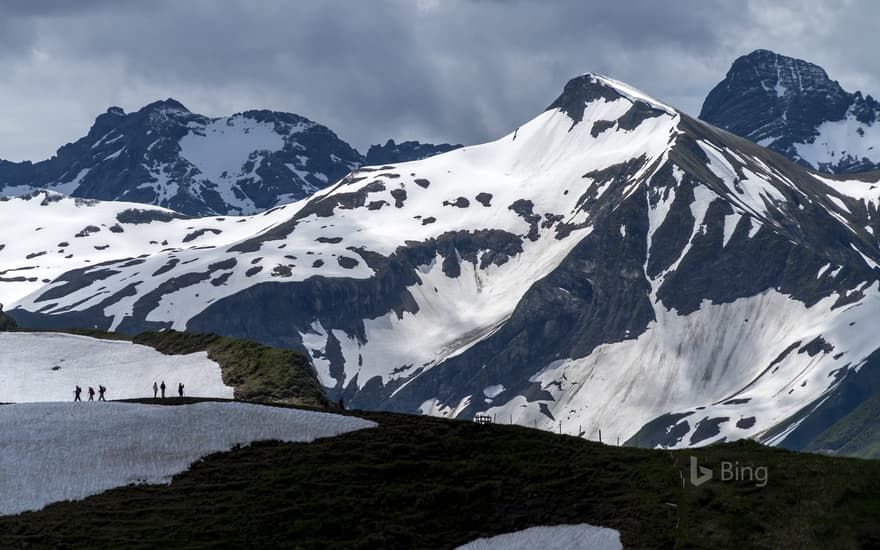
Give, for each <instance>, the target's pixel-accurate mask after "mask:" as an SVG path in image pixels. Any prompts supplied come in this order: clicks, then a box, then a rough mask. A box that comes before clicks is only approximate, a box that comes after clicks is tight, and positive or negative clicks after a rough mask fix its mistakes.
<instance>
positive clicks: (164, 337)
mask: <svg viewBox="0 0 880 550" xmlns="http://www.w3.org/2000/svg"><path fill="white" fill-rule="evenodd" d="M133 341H134V343H136V344H143V345H146V346H150V347H152V348H155V349H156V350H157V351H159V352H160V353H164V354H168V355H180V354H188V353H195V352H197V351H206V352H208V358H209V359H211V360H213V361H216V362H217V363H218V364H219V365H220V371H221V373H222V376H223V383H224V384H226V385H228V386H233V387H234V388H235V398H236V399H240V400H245V401H257V402H269V403H285V404H289V405H304V406H308V407H327V406H330V401H329V400H328V399H327V396H326V394H325V393H324V389H323V388H322V387H321V384H320V383H319V382H318V378H317V376H316V375H315V373H314V371H313V370H312V368H311V365H309V362H308V359H306V358H305V357H304V356H303V355H301V354H299V353H297V352H295V351H291V350H283V349H278V348H270V347H268V346H264V345H263V344H259V343H257V342H254V341H251V340H240V339H236V338H227V337H225V336H217V335H216V334H193V333H189V332H177V331H173V330H166V331H162V332H144V333H142V334H139V335H137V336H135V337H134V340H133Z"/></svg>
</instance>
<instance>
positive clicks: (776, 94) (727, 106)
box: [700, 50, 880, 173]
mask: <svg viewBox="0 0 880 550" xmlns="http://www.w3.org/2000/svg"><path fill="white" fill-rule="evenodd" d="M878 117H880V105H878V104H877V102H876V101H875V100H874V99H873V98H871V97H870V96H867V97H865V96H863V95H862V93H861V92H856V93H849V92H847V91H846V90H844V89H843V88H842V87H841V85H840V84H839V83H838V82H837V81H836V80H832V79H831V78H830V77H829V76H828V73H827V72H826V71H825V69H823V68H822V67H820V66H818V65H816V64H813V63H810V62H808V61H804V60H802V59H797V58H793V57H787V56H784V55H781V54H778V53H775V52H772V51H770V50H755V51H754V52H752V53H750V54H748V55H744V56H742V57H740V58H738V59H737V60H736V61H734V62H733V65H732V66H731V68H730V70H729V71H728V72H727V75H726V76H725V78H724V80H722V81H721V82H720V83H719V84H718V85H717V86H715V87H714V88H713V89H712V91H710V92H709V95H708V96H707V97H706V100H705V102H704V103H703V108H702V111H701V112H700V118H701V119H703V120H705V121H706V122H709V123H711V124H713V125H715V126H719V127H721V128H724V129H725V130H728V131H730V132H732V133H734V134H737V135H740V136H742V137H745V138H747V139H749V140H751V141H754V142H756V143H758V144H759V145H763V146H765V147H769V148H771V149H774V150H776V151H777V152H779V153H782V154H783V155H786V156H787V157H789V158H791V159H792V160H795V161H796V162H799V163H801V164H803V165H805V166H808V167H810V168H814V169H818V170H820V171H826V172H834V173H837V172H858V171H865V170H872V169H876V168H877V167H878V166H880V164H878V162H880V151H877V148H875V147H874V145H875V141H877V140H880V134H877V133H876V132H874V131H871V130H870V129H869V128H865V127H861V126H870V125H871V124H872V123H873V122H874V121H876V120H877V119H878ZM875 138H876V139H875Z"/></svg>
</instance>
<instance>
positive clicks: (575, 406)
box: [480, 284, 880, 447]
mask: <svg viewBox="0 0 880 550" xmlns="http://www.w3.org/2000/svg"><path fill="white" fill-rule="evenodd" d="M865 294H866V297H865V298H864V299H863V300H862V301H861V302H860V303H859V304H858V307H847V308H834V309H832V305H833V304H834V302H835V301H836V298H837V297H829V298H826V299H824V300H822V301H820V302H819V303H818V304H815V305H814V306H812V307H811V308H809V309H808V308H807V307H806V306H805V305H804V304H802V303H800V302H798V301H796V300H792V299H791V298H789V297H787V296H785V295H782V294H780V293H777V292H775V291H768V292H765V293H763V294H761V295H758V296H754V297H751V298H741V299H739V300H736V301H735V302H732V303H727V304H711V303H709V302H704V303H703V305H702V307H701V308H700V309H699V310H697V311H696V312H693V313H691V314H689V315H685V316H681V315H678V314H677V313H675V312H674V311H667V310H666V309H665V308H664V307H663V305H662V304H661V303H655V304H654V310H655V316H656V319H657V320H656V321H655V322H652V323H651V324H650V325H649V327H648V330H647V331H645V332H644V333H642V334H641V335H640V336H639V337H638V338H637V339H634V340H625V341H623V342H619V343H614V344H604V345H601V346H599V347H598V348H596V349H595V350H594V351H593V352H592V353H590V354H589V355H588V356H586V357H583V358H579V359H567V360H563V361H555V362H554V363H553V364H551V365H548V366H547V367H545V368H543V369H540V370H539V371H538V372H537V374H536V375H535V377H534V380H535V381H537V382H540V383H541V387H542V388H543V389H544V390H546V391H548V392H550V393H551V395H552V396H553V399H554V400H553V401H549V402H547V401H540V400H539V401H534V400H532V401H528V400H525V399H524V398H522V397H521V396H515V397H512V398H511V399H510V400H508V401H507V402H506V403H503V404H502V403H498V404H497V405H496V406H493V407H489V408H487V409H486V410H485V411H480V413H481V414H489V415H492V414H496V415H498V417H499V418H508V417H512V419H513V422H514V423H518V424H524V425H532V424H533V422H535V419H538V420H537V423H536V424H535V425H536V426H537V427H540V428H544V429H555V428H556V426H557V422H560V421H561V422H562V428H563V431H564V432H565V433H570V434H577V433H578V428H579V427H580V430H581V431H583V432H584V433H585V436H586V437H587V438H590V439H597V438H598V430H600V429H601V430H602V433H603V436H604V437H605V440H606V441H612V440H615V439H616V438H617V437H618V436H619V437H620V441H621V442H624V441H626V440H627V439H629V438H630V437H631V436H633V435H634V434H635V433H636V431H637V430H638V429H639V428H641V427H642V426H643V425H645V424H646V423H647V422H649V421H651V420H653V419H654V418H656V417H658V416H661V415H663V414H667V413H680V412H686V411H691V412H692V414H691V416H690V417H688V418H686V419H684V421H686V422H688V423H689V426H690V427H689V429H688V430H687V432H686V434H685V435H684V436H682V438H681V439H680V441H679V443H678V444H677V445H675V446H676V447H687V446H691V445H694V444H699V445H705V444H710V443H713V442H717V441H719V440H723V439H727V440H733V439H740V438H743V437H759V436H760V435H761V433H762V432H764V431H765V430H767V429H769V428H770V427H772V426H773V425H775V424H777V423H779V422H781V421H783V420H784V419H786V418H788V417H789V416H791V415H792V414H794V413H795V412H796V411H797V410H799V409H800V408H801V407H803V406H804V404H805V403H809V402H812V401H813V400H815V399H817V398H819V397H821V396H822V395H823V394H824V393H825V392H826V391H827V390H828V389H829V388H830V387H831V385H832V384H833V383H834V381H835V377H834V376H833V375H832V373H833V372H834V371H836V370H838V369H841V368H844V367H846V366H847V365H849V366H851V367H857V366H858V365H860V364H861V363H862V362H863V361H864V360H865V358H866V357H867V356H868V355H869V354H870V353H872V352H873V351H874V350H875V349H876V348H877V344H876V331H875V330H874V323H873V321H872V320H873V319H876V318H877V316H878V315H880V288H878V284H875V285H873V286H872V287H871V288H869V289H866V290H865ZM850 323H852V325H851V324H850ZM817 337H821V338H822V339H823V340H824V341H825V342H827V343H828V344H830V345H831V346H833V351H832V352H830V353H825V352H820V353H813V354H812V355H811V353H807V351H805V350H806V349H809V348H805V346H806V345H807V344H808V343H810V342H812V341H814V340H815V339H816V338H817ZM789 347H792V349H790V350H789V351H788V353H785V351H786V349H788V348H789ZM770 366H772V367H773V368H772V369H771V368H770ZM655 380H663V381H664V383H663V386H662V387H658V386H657V385H656V384H655V383H653V381H655ZM743 400H745V401H743ZM541 403H543V404H545V405H546V406H547V407H548V408H549V410H550V412H551V413H552V414H553V415H554V416H555V418H556V420H555V421H554V420H551V419H549V418H548V417H546V416H544V415H542V414H540V412H539V410H538V409H539V406H540V405H541ZM697 407H703V409H702V410H696V409H697ZM621 410H625V411H626V414H625V415H624V414H620V411H621ZM704 417H708V418H710V419H711V418H727V419H728V420H727V421H724V422H721V423H720V425H719V432H718V433H717V434H714V435H712V436H711V437H709V438H707V439H704V440H695V441H691V437H692V435H693V433H694V429H695V422H698V421H700V420H701V419H703V418H704ZM751 417H754V418H755V421H754V422H753V423H751V424H750V425H748V426H747V427H745V428H743V427H738V426H736V424H737V422H738V421H739V420H741V419H744V418H751Z"/></svg>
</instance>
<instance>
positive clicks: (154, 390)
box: [153, 382, 159, 399]
mask: <svg viewBox="0 0 880 550" xmlns="http://www.w3.org/2000/svg"><path fill="white" fill-rule="evenodd" d="M157 395H159V386H158V385H157V384H156V383H155V382H153V399H156V396H157Z"/></svg>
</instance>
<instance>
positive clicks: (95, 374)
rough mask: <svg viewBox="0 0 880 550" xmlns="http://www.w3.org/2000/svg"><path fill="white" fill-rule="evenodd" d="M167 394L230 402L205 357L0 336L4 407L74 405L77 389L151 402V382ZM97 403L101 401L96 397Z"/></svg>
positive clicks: (74, 339) (117, 344)
mask: <svg viewBox="0 0 880 550" xmlns="http://www.w3.org/2000/svg"><path fill="white" fill-rule="evenodd" d="M162 381H164V382H165V385H166V386H167V394H168V395H169V396H170V395H177V394H176V393H175V392H176V391H177V385H178V384H181V383H182V384H184V390H185V392H186V395H188V396H194V397H225V398H227V399H232V397H233V388H232V387H230V386H226V385H224V384H223V380H222V379H221V376H220V366H219V365H218V364H217V363H215V362H214V361H211V360H210V359H208V356H207V353H205V352H198V353H192V354H189V355H164V354H162V353H159V352H158V351H156V350H154V349H153V348H151V347H147V346H141V345H138V344H132V343H130V342H124V341H113V340H102V339H98V338H89V337H86V336H76V335H72V334H52V333H31V332H0V403H3V402H5V403H13V402H15V403H25V402H32V401H70V400H73V390H74V387H75V386H77V385H78V386H80V387H81V388H82V389H83V392H82V396H81V397H82V399H83V400H85V399H87V398H88V397H87V389H88V388H89V387H92V388H94V389H95V391H97V390H98V386H99V385H102V386H104V387H106V388H107V393H106V395H105V397H106V398H107V399H130V398H135V397H147V396H149V397H152V396H153V394H152V387H153V383H154V382H156V383H161V382H162ZM96 398H97V397H96Z"/></svg>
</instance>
